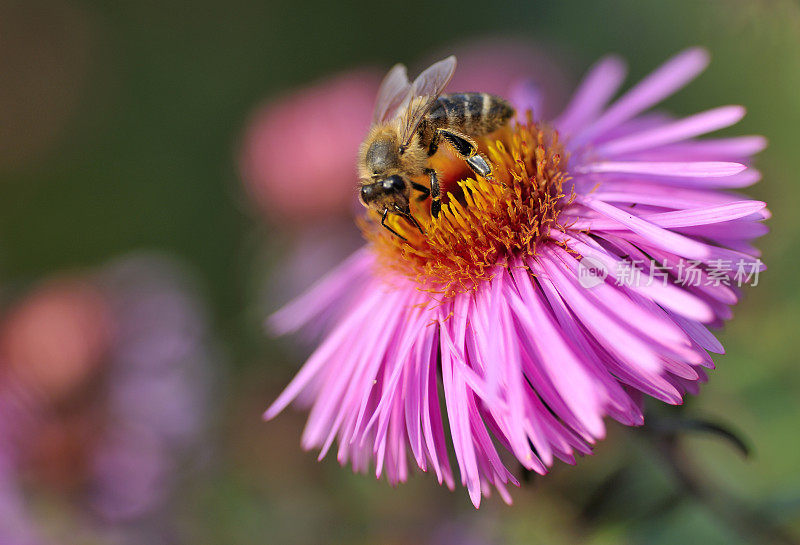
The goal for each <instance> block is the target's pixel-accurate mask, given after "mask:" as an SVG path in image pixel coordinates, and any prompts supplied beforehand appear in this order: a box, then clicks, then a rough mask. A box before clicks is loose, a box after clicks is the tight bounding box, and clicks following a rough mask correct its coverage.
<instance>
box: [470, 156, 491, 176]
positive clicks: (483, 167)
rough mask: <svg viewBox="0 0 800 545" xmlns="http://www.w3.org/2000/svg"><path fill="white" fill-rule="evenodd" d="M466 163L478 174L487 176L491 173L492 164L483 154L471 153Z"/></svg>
mask: <svg viewBox="0 0 800 545" xmlns="http://www.w3.org/2000/svg"><path fill="white" fill-rule="evenodd" d="M467 164H468V165H469V168H471V169H472V171H473V172H474V173H475V174H477V175H478V176H483V177H484V178H488V177H489V176H491V174H492V166H491V165H490V164H489V162H488V161H487V160H486V159H484V158H483V155H473V156H472V157H470V158H469V159H467Z"/></svg>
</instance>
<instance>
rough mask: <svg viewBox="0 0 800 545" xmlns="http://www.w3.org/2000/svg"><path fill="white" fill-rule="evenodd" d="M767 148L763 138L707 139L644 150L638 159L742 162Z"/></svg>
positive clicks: (637, 154)
mask: <svg viewBox="0 0 800 545" xmlns="http://www.w3.org/2000/svg"><path fill="white" fill-rule="evenodd" d="M766 147H767V139H766V138H764V137H763V136H735V137H731V138H705V139H703V140H691V141H689V142H680V143H675V144H669V145H666V146H661V147H659V148H658V149H656V150H646V151H645V150H643V151H641V152H637V153H636V154H635V156H636V158H637V159H641V160H650V159H655V158H659V160H662V161H665V160H666V161H681V160H683V161H686V160H688V159H690V160H692V161H741V160H742V159H744V158H747V157H750V156H752V155H755V154H757V153H759V152H761V151H763V150H764V148H766Z"/></svg>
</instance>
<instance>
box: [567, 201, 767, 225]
mask: <svg viewBox="0 0 800 545" xmlns="http://www.w3.org/2000/svg"><path fill="white" fill-rule="evenodd" d="M766 206H767V204H766V203H764V202H761V201H740V202H735V203H731V204H726V205H722V206H707V207H698V208H692V209H688V210H676V211H674V212H658V213H655V214H648V213H644V214H635V215H636V217H638V218H640V219H642V220H644V221H647V222H649V223H652V224H653V225H657V226H659V227H663V228H665V229H674V228H676V227H691V226H695V225H703V226H706V225H709V224H714V223H721V222H725V221H731V220H735V219H738V218H743V217H746V216H749V215H750V214H753V213H755V212H758V211H759V210H762V209H763V208H764V207H766ZM622 210H624V209H622ZM632 212H634V213H635V212H636V210H632ZM570 228H571V229H574V230H578V231H580V230H584V229H591V230H595V231H596V230H604V231H614V230H619V229H627V228H628V227H627V226H624V225H622V224H620V223H619V222H618V221H616V220H613V219H603V218H600V219H587V220H577V221H575V222H574V223H572V224H570Z"/></svg>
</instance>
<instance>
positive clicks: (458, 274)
mask: <svg viewBox="0 0 800 545" xmlns="http://www.w3.org/2000/svg"><path fill="white" fill-rule="evenodd" d="M477 142H478V144H479V147H480V152H481V153H483V154H484V155H485V156H486V157H487V158H488V159H489V161H490V162H491V164H492V169H493V173H492V179H484V178H481V177H478V178H477V179H476V178H470V177H468V176H469V175H472V174H471V172H470V171H465V170H464V168H465V167H464V161H463V160H462V159H459V158H457V157H455V156H453V155H451V154H448V153H446V152H445V153H442V152H440V153H438V154H437V155H436V156H434V158H433V161H432V164H433V166H434V167H435V168H436V169H437V171H438V172H439V173H440V175H441V178H442V182H443V192H444V197H443V206H442V211H441V213H440V214H439V217H438V218H433V217H431V214H430V200H429V199H428V200H425V201H423V202H420V203H414V204H413V205H412V213H413V214H414V217H416V218H417V220H418V221H419V222H420V224H421V225H422V226H423V229H424V230H425V234H424V235H423V234H421V233H420V232H419V231H417V230H416V229H415V228H414V227H413V226H412V225H410V224H409V223H408V222H407V221H406V220H405V219H403V218H402V217H400V216H390V217H389V218H388V219H387V223H389V224H390V225H391V226H392V228H393V229H395V230H396V231H397V232H398V233H400V234H402V235H403V236H404V237H405V238H406V239H407V240H406V241H403V240H402V239H400V238H399V237H397V236H394V235H393V234H392V233H390V232H389V231H388V230H386V229H384V228H382V227H381V226H380V221H379V220H380V218H379V217H378V216H377V215H376V214H375V213H369V214H368V215H367V216H366V218H364V219H363V220H362V221H361V222H360V225H361V228H362V231H363V233H364V236H365V237H366V238H367V240H368V241H369V243H370V245H371V247H372V249H373V251H374V252H375V253H376V254H377V256H378V263H379V264H380V266H381V267H383V268H387V269H390V270H392V271H396V272H399V273H401V274H403V275H405V276H408V277H411V278H413V279H414V280H415V281H417V282H418V283H419V284H420V287H421V288H422V289H425V290H430V291H434V292H438V293H442V294H443V295H445V296H452V295H455V294H456V293H459V292H463V291H467V290H470V289H474V288H475V287H476V286H477V285H478V283H480V282H482V281H485V280H488V279H490V278H491V276H492V271H493V269H494V268H495V266H496V265H497V264H499V263H504V262H505V261H506V260H507V259H508V258H509V257H513V256H520V255H525V254H533V253H535V252H536V246H537V244H538V243H540V242H541V241H542V240H543V239H546V238H547V236H548V233H549V232H550V229H552V228H554V227H556V228H557V226H558V223H557V221H558V215H559V211H560V210H561V208H562V207H563V205H564V204H565V203H566V202H568V200H569V199H568V197H567V196H565V194H564V192H563V186H564V183H565V182H566V181H567V180H568V179H569V177H568V176H567V174H566V168H567V157H566V156H565V153H564V147H563V146H562V144H561V143H560V142H559V139H558V133H556V131H555V130H553V129H550V128H548V127H543V126H540V125H537V124H536V123H534V122H533V121H532V120H531V119H530V118H529V119H528V121H527V122H525V123H518V124H512V125H510V126H507V127H504V128H502V129H500V130H499V131H496V132H495V133H493V134H491V135H488V136H487V137H484V138H478V139H477ZM473 176H474V175H473Z"/></svg>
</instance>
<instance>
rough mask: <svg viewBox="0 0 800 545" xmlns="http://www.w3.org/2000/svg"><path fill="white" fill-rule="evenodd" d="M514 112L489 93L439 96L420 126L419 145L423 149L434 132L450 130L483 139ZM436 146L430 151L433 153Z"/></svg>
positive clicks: (429, 141)
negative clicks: (482, 137)
mask: <svg viewBox="0 0 800 545" xmlns="http://www.w3.org/2000/svg"><path fill="white" fill-rule="evenodd" d="M513 115H514V108H512V107H511V105H510V104H509V103H508V102H507V101H506V100H504V99H502V98H500V97H497V96H494V95H490V94H489V93H453V94H449V95H442V96H440V97H439V98H438V99H437V100H436V102H435V103H434V105H433V107H432V108H431V109H430V111H429V112H428V114H427V115H426V116H425V119H424V120H423V122H422V123H421V124H420V127H419V134H420V141H421V144H422V145H423V146H424V147H427V146H428V145H429V143H431V142H433V136H434V133H435V132H436V130H437V129H450V130H453V131H456V132H458V133H461V134H464V135H467V136H473V137H474V136H483V135H484V134H488V133H490V132H493V131H495V130H497V129H499V128H500V127H501V126H503V125H504V124H505V123H506V122H507V121H508V120H509V118H511V116H513ZM435 150H436V144H435V143H434V144H433V146H432V147H431V150H430V153H431V154H432V153H434V152H435Z"/></svg>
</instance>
